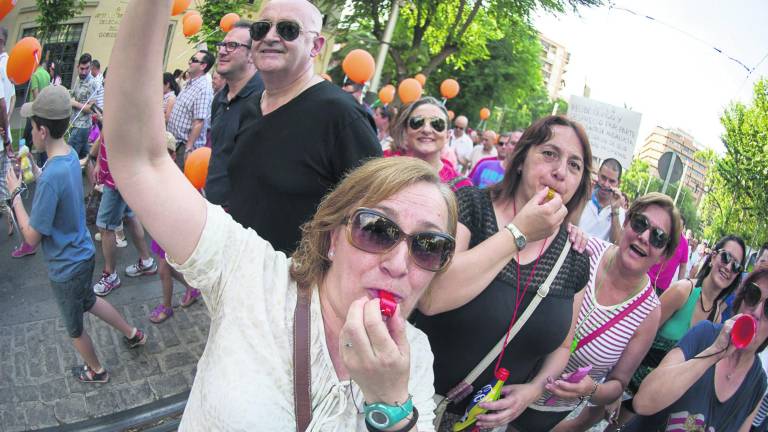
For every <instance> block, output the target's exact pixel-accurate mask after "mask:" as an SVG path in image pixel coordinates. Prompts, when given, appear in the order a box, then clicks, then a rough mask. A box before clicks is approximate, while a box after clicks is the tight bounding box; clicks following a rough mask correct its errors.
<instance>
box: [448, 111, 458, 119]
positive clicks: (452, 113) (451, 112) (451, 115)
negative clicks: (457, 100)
mask: <svg viewBox="0 0 768 432" xmlns="http://www.w3.org/2000/svg"><path fill="white" fill-rule="evenodd" d="M454 117H456V113H455V112H453V111H451V110H448V120H450V121H453V118H454Z"/></svg>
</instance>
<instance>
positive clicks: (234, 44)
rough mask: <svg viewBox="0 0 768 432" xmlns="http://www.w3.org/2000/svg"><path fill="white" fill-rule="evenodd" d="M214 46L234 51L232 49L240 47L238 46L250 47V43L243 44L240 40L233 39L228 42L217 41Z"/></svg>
mask: <svg viewBox="0 0 768 432" xmlns="http://www.w3.org/2000/svg"><path fill="white" fill-rule="evenodd" d="M216 47H217V48H218V49H222V48H224V49H226V50H227V51H234V50H236V49H238V48H240V47H245V48H247V49H251V45H250V44H244V43H240V42H234V41H230V42H218V43H217V44H216Z"/></svg>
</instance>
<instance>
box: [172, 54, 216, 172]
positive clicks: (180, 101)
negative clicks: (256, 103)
mask: <svg viewBox="0 0 768 432" xmlns="http://www.w3.org/2000/svg"><path fill="white" fill-rule="evenodd" d="M215 62H216V59H215V58H214V57H213V54H211V53H210V52H208V51H204V50H200V51H198V52H196V53H195V55H193V56H192V58H190V59H189V82H187V85H186V87H184V89H183V90H182V91H181V93H179V96H178V97H176V103H175V104H174V105H173V111H172V112H171V118H170V119H169V120H168V132H170V133H172V134H173V136H174V138H176V143H177V144H176V162H177V163H179V166H180V167H183V166H184V160H185V159H186V153H189V152H191V151H193V150H195V149H196V148H199V147H202V146H204V145H205V133H204V130H203V129H204V127H205V122H206V120H207V119H208V118H209V117H210V116H211V102H212V101H213V89H212V88H211V85H210V83H209V82H208V80H207V79H205V76H204V75H205V74H206V73H208V71H209V70H211V68H212V67H213V64H214V63H215Z"/></svg>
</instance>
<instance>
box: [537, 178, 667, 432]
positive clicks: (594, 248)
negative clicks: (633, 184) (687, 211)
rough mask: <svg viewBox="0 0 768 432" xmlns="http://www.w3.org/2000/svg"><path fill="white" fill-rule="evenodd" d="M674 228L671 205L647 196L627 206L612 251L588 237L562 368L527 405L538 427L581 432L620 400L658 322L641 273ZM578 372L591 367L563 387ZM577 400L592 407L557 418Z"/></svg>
mask: <svg viewBox="0 0 768 432" xmlns="http://www.w3.org/2000/svg"><path fill="white" fill-rule="evenodd" d="M680 230H681V223H680V216H679V213H678V211H677V210H676V209H675V206H674V204H673V202H672V200H671V199H670V198H669V197H667V196H666V195H662V194H659V193H651V194H648V195H645V196H643V197H641V198H638V199H637V200H636V201H635V202H634V203H633V204H632V207H631V208H630V209H629V213H628V216H627V218H626V220H625V222H624V230H623V234H622V236H621V238H620V240H619V244H618V246H614V245H611V244H610V243H607V242H604V241H602V240H600V239H596V238H593V239H591V240H590V241H589V242H588V243H587V249H588V250H589V251H590V252H591V258H590V278H589V284H588V285H587V288H586V289H585V290H584V291H582V292H580V293H579V294H578V295H577V296H576V299H575V301H576V302H580V304H581V308H580V310H579V316H578V321H577V324H576V331H575V336H574V340H573V343H572V345H571V356H570V358H569V360H568V365H567V366H566V368H565V370H564V372H563V375H562V377H561V378H560V379H558V380H553V381H550V383H549V384H547V386H546V388H547V391H546V392H545V393H544V395H543V396H542V397H541V398H539V400H537V401H536V403H535V404H534V405H533V406H532V407H531V408H533V409H534V410H536V411H538V412H539V413H540V414H541V416H542V417H547V418H548V419H549V422H548V424H544V423H542V425H543V426H544V427H545V428H543V429H541V430H552V429H553V428H554V430H556V431H566V430H568V431H573V430H586V429H588V428H589V427H591V426H592V425H593V424H594V423H596V422H597V421H598V420H600V419H601V418H602V417H603V413H604V410H605V408H604V406H605V405H609V404H611V403H612V402H614V401H615V400H617V399H618V398H619V397H620V396H621V395H622V393H623V391H624V388H625V387H626V385H627V383H628V382H629V379H630V377H631V376H632V373H633V372H634V371H635V368H637V365H638V364H640V360H642V358H643V356H644V355H645V353H646V352H647V351H648V348H649V347H650V346H651V342H652V341H653V337H654V335H655V334H656V330H657V328H658V325H659V318H660V317H661V308H660V306H659V299H658V297H657V296H656V293H655V292H654V290H653V287H652V286H651V284H650V281H649V279H648V276H647V272H648V270H649V269H650V268H651V266H653V265H654V264H655V263H657V262H659V261H660V260H661V259H662V258H665V257H669V256H670V255H672V254H674V253H675V250H676V248H677V241H678V240H679V238H680ZM583 367H591V370H590V371H589V374H588V375H587V376H585V377H584V378H583V379H581V380H580V381H579V382H576V383H569V382H567V378H568V377H569V376H570V374H572V373H574V372H576V371H577V370H578V369H579V368H583ZM584 401H589V402H590V405H591V406H592V407H591V408H588V409H585V410H584V411H583V412H582V414H581V415H580V416H579V417H577V418H575V419H571V420H568V421H562V420H563V419H565V417H567V416H568V414H569V413H570V412H571V411H573V410H574V409H575V408H576V407H577V406H578V405H579V404H580V403H582V402H584ZM561 421H562V422H561ZM558 423H559V424H558ZM556 426H557V427H556Z"/></svg>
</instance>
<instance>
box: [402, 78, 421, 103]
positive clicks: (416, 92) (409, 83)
mask: <svg viewBox="0 0 768 432" xmlns="http://www.w3.org/2000/svg"><path fill="white" fill-rule="evenodd" d="M422 91H423V89H422V88H421V84H420V83H419V82H418V81H416V80H415V79H413V78H406V79H404V80H403V81H402V82H401V83H400V85H399V86H398V87H397V95H398V96H400V101H401V102H403V103H404V104H409V103H411V102H415V101H417V100H418V99H419V98H420V97H421V92H422Z"/></svg>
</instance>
